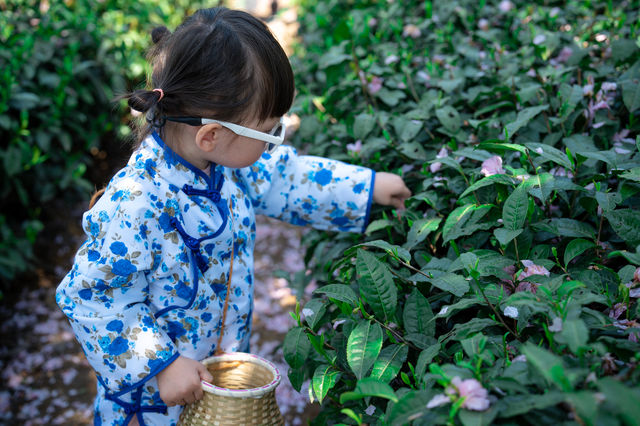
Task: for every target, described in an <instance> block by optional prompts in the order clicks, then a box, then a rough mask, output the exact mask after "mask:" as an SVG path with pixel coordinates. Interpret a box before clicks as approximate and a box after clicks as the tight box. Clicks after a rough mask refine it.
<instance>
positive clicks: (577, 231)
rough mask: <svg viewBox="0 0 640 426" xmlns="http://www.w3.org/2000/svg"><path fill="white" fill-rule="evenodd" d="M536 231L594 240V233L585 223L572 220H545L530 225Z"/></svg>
mask: <svg viewBox="0 0 640 426" xmlns="http://www.w3.org/2000/svg"><path fill="white" fill-rule="evenodd" d="M531 226H532V227H533V228H534V229H536V230H538V231H544V232H549V233H551V234H553V235H557V236H560V237H576V238H582V237H583V238H591V239H595V237H596V231H595V230H594V229H593V227H592V226H591V225H589V224H587V223H583V222H579V221H577V220H574V219H566V218H557V219H547V220H544V221H542V222H538V223H534V224H532V225H531Z"/></svg>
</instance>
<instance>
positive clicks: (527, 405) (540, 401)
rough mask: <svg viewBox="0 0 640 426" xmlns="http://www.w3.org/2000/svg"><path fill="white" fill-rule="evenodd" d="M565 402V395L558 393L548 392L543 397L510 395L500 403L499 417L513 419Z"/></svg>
mask: <svg viewBox="0 0 640 426" xmlns="http://www.w3.org/2000/svg"><path fill="white" fill-rule="evenodd" d="M563 402H564V394H563V393H562V392H558V391H553V390H551V391H547V392H546V393H545V394H543V395H535V394H526V395H509V396H506V397H504V398H501V399H500V400H499V401H498V404H499V408H500V414H499V416H498V417H501V418H505V417H513V416H519V415H521V414H525V413H528V412H529V411H533V410H541V409H545V408H547V407H553V406H555V405H558V404H561V403H563Z"/></svg>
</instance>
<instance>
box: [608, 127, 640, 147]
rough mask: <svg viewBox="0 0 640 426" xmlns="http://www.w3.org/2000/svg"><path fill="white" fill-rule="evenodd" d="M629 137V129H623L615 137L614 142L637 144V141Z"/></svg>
mask: <svg viewBox="0 0 640 426" xmlns="http://www.w3.org/2000/svg"><path fill="white" fill-rule="evenodd" d="M627 136H629V129H622V130H620V131H619V132H618V133H616V134H614V135H613V142H624V143H631V144H633V143H635V140H633V139H632V138H628V137H627Z"/></svg>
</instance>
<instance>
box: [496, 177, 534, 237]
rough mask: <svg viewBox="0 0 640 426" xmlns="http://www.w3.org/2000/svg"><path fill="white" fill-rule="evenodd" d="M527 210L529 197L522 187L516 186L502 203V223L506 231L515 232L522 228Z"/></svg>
mask: <svg viewBox="0 0 640 426" xmlns="http://www.w3.org/2000/svg"><path fill="white" fill-rule="evenodd" d="M528 208H529V196H528V195H527V191H526V189H525V187H524V185H522V184H521V185H520V186H518V187H517V188H516V189H514V190H513V192H512V193H511V195H509V197H508V198H507V200H506V201H505V202H504V206H503V207H502V221H503V224H504V228H505V229H506V230H508V231H517V230H518V229H521V228H522V227H523V226H524V222H525V220H526V218H527V209H528Z"/></svg>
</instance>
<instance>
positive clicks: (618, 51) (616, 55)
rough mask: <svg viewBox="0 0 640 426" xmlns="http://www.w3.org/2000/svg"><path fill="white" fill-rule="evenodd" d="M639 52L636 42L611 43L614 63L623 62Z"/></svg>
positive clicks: (616, 41) (627, 40) (619, 41)
mask: <svg viewBox="0 0 640 426" xmlns="http://www.w3.org/2000/svg"><path fill="white" fill-rule="evenodd" d="M637 50H638V45H637V44H636V42H635V41H634V40H629V39H624V38H623V39H618V40H614V41H613V42H612V43H611V58H612V59H613V60H614V61H616V62H617V61H623V60H625V59H627V58H628V57H630V56H632V55H633V54H634V53H635V52H636V51H637Z"/></svg>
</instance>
